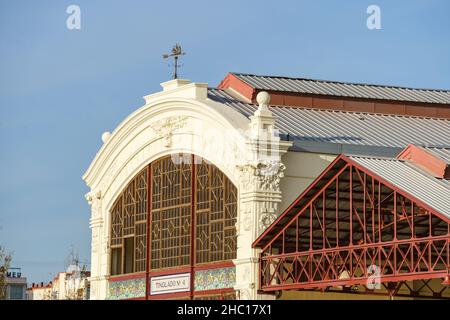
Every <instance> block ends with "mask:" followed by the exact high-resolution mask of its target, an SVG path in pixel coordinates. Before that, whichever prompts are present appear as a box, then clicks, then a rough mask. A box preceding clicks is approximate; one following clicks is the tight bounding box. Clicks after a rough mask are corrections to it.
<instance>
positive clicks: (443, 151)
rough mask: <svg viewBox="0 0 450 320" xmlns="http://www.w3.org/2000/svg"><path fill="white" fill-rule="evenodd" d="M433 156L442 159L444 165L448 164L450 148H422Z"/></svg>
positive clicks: (449, 161) (449, 162)
mask: <svg viewBox="0 0 450 320" xmlns="http://www.w3.org/2000/svg"><path fill="white" fill-rule="evenodd" d="M424 149H425V150H426V151H428V152H430V153H431V154H433V155H434V156H436V157H438V158H440V159H442V160H443V161H444V162H445V163H447V164H450V148H424Z"/></svg>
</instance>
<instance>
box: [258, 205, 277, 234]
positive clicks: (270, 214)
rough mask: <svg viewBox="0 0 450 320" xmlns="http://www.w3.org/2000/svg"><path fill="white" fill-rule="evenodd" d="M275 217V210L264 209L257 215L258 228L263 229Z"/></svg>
mask: <svg viewBox="0 0 450 320" xmlns="http://www.w3.org/2000/svg"><path fill="white" fill-rule="evenodd" d="M276 219H277V215H276V214H275V210H273V209H264V211H263V212H262V213H261V216H260V217H259V225H258V227H259V230H260V231H264V230H266V229H267V227H268V226H270V225H271V224H272V223H273V222H274V221H275V220H276Z"/></svg>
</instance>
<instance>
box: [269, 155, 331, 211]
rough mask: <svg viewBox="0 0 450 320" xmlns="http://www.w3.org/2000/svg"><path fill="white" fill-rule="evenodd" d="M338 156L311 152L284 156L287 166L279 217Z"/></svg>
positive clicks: (282, 182) (281, 185) (283, 179)
mask: <svg viewBox="0 0 450 320" xmlns="http://www.w3.org/2000/svg"><path fill="white" fill-rule="evenodd" d="M336 156H337V155H332V154H320V153H309V152H292V151H291V152H288V153H286V154H285V155H283V156H282V161H283V164H284V165H285V166H286V170H285V171H284V177H283V178H282V179H281V183H280V189H281V192H282V200H281V204H280V206H279V210H278V213H277V214H278V215H279V214H281V213H282V212H283V211H284V210H285V209H286V208H287V207H289V205H290V204H291V203H292V202H293V201H294V200H295V199H296V198H297V197H298V196H299V195H300V194H301V193H302V192H303V191H304V190H305V189H306V188H307V187H308V186H309V185H310V184H311V183H312V182H313V181H314V179H315V178H317V176H318V175H319V174H321V173H322V172H323V170H324V169H325V168H326V167H327V166H328V165H329V164H330V163H331V162H332V161H333V160H334V159H335V158H336Z"/></svg>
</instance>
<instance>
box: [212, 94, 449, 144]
mask: <svg viewBox="0 0 450 320" xmlns="http://www.w3.org/2000/svg"><path fill="white" fill-rule="evenodd" d="M208 89H213V90H217V91H220V92H224V93H225V94H227V95H228V96H229V97H227V98H226V99H230V100H231V99H232V100H233V101H235V102H238V103H243V104H247V105H251V106H254V107H258V105H257V104H255V103H250V102H245V101H241V100H237V99H236V98H234V97H232V96H231V95H230V94H229V93H228V92H227V91H226V90H225V89H221V88H213V87H211V88H208ZM269 108H290V109H304V110H311V111H317V112H318V111H326V112H330V113H336V112H338V113H347V114H363V115H373V116H384V117H396V118H408V119H410V118H413V119H430V120H442V121H450V119H447V118H438V117H424V116H415V115H407V114H390V113H381V112H368V111H351V110H339V109H326V108H312V107H300V106H292V105H281V104H273V105H269ZM444 149H445V148H444Z"/></svg>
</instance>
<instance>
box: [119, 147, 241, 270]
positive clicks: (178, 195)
mask: <svg viewBox="0 0 450 320" xmlns="http://www.w3.org/2000/svg"><path fill="white" fill-rule="evenodd" d="M148 170H151V175H150V176H151V185H148V183H147V182H148V174H149V172H148ZM193 172H194V165H192V164H189V163H185V162H184V163H181V164H179V163H176V162H174V161H172V158H171V157H170V156H168V157H164V158H161V159H159V160H157V161H154V162H153V163H152V164H151V165H150V166H149V167H148V168H146V169H144V170H143V171H141V172H140V173H139V174H138V175H137V176H136V177H135V178H134V179H133V180H132V181H131V182H130V183H129V184H128V185H127V186H126V188H125V190H124V191H123V192H122V194H121V195H120V196H119V198H118V200H117V201H116V203H115V205H114V206H113V209H112V210H111V247H114V248H119V249H121V250H122V251H123V250H125V249H124V238H125V237H127V238H128V239H129V238H130V237H133V242H132V244H134V245H133V246H132V244H130V243H129V242H127V243H128V248H133V249H132V250H133V252H134V254H133V255H131V256H132V257H133V259H134V260H133V263H132V266H133V268H132V269H133V270H132V272H142V271H145V270H146V263H147V261H146V259H147V212H148V205H149V204H148V201H147V199H148V197H147V192H148V191H149V190H151V201H152V202H151V213H150V219H151V220H150V221H151V224H150V226H149V231H150V234H149V235H148V236H149V237H150V242H149V243H150V250H149V252H150V265H149V268H150V269H151V270H159V269H164V268H171V267H182V266H189V265H191V256H190V255H191V234H192V232H193V231H194V230H193V228H195V233H196V238H195V239H192V240H193V241H195V244H196V254H195V263H196V264H205V263H211V262H218V261H225V260H231V259H234V258H235V257H236V227H235V224H236V220H237V189H236V188H235V187H234V185H233V184H232V183H231V181H230V180H229V179H228V178H227V177H226V176H225V175H224V174H223V173H222V172H221V171H220V170H219V169H218V168H216V167H215V166H214V165H212V164H209V163H208V162H206V161H203V162H202V163H201V164H196V165H195V178H194V177H193ZM192 179H194V181H192ZM193 183H195V189H194V190H195V191H196V192H193V190H192V184H193ZM193 196H195V199H194V197H193ZM194 203H195V206H194V209H195V211H194V212H192V208H193V207H192V206H193V205H194ZM193 216H195V218H196V225H195V226H193V225H192V223H193V221H192V218H193ZM128 251H129V250H128ZM127 256H128V257H131V256H130V255H129V254H127ZM121 259H122V262H121V264H120V265H121V267H120V266H119V267H118V268H119V269H118V270H123V269H124V266H125V262H126V261H124V260H126V259H125V254H122V255H121ZM127 262H128V261H127ZM128 263H129V262H128ZM127 265H129V264H127ZM126 269H127V270H129V269H130V268H129V267H127V268H126ZM122 272H123V271H122Z"/></svg>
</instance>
